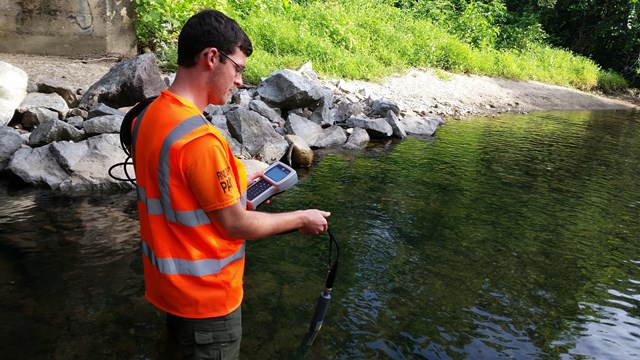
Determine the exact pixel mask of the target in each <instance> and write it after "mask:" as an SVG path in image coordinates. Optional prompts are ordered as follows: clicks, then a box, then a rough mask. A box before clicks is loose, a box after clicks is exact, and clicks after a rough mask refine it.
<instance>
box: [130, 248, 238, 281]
mask: <svg viewBox="0 0 640 360" xmlns="http://www.w3.org/2000/svg"><path fill="white" fill-rule="evenodd" d="M244 245H245V242H244V241H243V242H242V246H241V247H240V249H238V251H236V252H235V253H233V254H231V255H230V256H228V257H226V258H224V259H219V260H218V259H203V260H185V259H176V258H159V257H157V256H156V254H155V253H154V252H153V250H152V249H151V248H150V247H149V245H148V244H147V243H146V242H145V241H142V254H143V255H144V256H146V257H148V258H149V261H150V262H151V264H153V265H154V266H155V267H156V268H157V269H158V271H160V272H161V273H162V274H165V275H191V276H207V275H215V274H219V273H220V271H221V270H222V268H224V267H225V266H227V265H229V264H231V263H232V262H234V261H236V260H240V259H242V258H243V257H244Z"/></svg>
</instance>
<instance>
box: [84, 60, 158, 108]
mask: <svg viewBox="0 0 640 360" xmlns="http://www.w3.org/2000/svg"><path fill="white" fill-rule="evenodd" d="M166 87H167V85H166V83H165V82H164V80H163V79H162V74H161V72H160V67H158V62H157V60H156V56H155V55H154V54H153V53H147V54H142V55H138V56H136V57H135V58H133V59H129V60H125V61H122V62H120V63H117V64H115V65H114V66H113V67H112V68H111V69H110V70H109V72H108V73H107V74H106V75H104V76H103V77H102V78H101V79H100V80H98V82H96V83H95V84H93V85H91V87H90V88H89V89H88V90H87V92H85V93H84V95H83V96H82V99H81V100H80V107H81V108H83V109H91V108H92V107H93V106H94V105H96V104H97V103H103V104H106V105H108V106H111V107H113V108H116V109H117V108H121V107H127V106H131V105H134V104H136V103H138V102H140V101H142V100H144V99H146V98H148V97H151V96H156V95H158V94H160V92H161V91H162V90H164V89H166Z"/></svg>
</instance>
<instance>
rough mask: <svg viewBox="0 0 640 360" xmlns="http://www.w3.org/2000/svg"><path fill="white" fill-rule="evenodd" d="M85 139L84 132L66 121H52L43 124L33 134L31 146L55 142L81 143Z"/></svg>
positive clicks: (30, 141)
mask: <svg viewBox="0 0 640 360" xmlns="http://www.w3.org/2000/svg"><path fill="white" fill-rule="evenodd" d="M84 138H85V135H84V132H83V131H81V130H78V129H76V128H75V127H74V126H72V125H69V124H67V123H66V122H64V121H60V120H57V119H52V120H48V121H45V122H43V123H42V124H40V126H38V127H37V128H36V129H35V130H33V132H31V135H29V146H32V147H39V146H44V145H46V144H50V143H52V142H55V141H81V140H83V139H84Z"/></svg>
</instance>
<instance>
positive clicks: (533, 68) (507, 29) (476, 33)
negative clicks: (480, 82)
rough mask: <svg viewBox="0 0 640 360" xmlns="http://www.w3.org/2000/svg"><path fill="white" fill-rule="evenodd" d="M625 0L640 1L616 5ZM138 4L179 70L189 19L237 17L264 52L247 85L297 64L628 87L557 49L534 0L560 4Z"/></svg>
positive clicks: (465, 0)
mask: <svg viewBox="0 0 640 360" xmlns="http://www.w3.org/2000/svg"><path fill="white" fill-rule="evenodd" d="M557 1H558V2H561V1H562V0H557ZM594 1H596V0H582V1H580V2H581V3H588V2H594ZM621 1H626V2H629V3H633V4H635V3H636V2H637V0H617V1H615V2H621ZM136 3H137V13H138V17H139V19H138V21H137V28H136V31H137V36H138V40H139V43H140V45H141V46H142V47H149V48H150V49H152V50H153V51H155V52H156V54H157V55H158V57H159V58H160V59H161V61H162V62H163V64H164V66H165V67H166V68H168V69H173V68H175V58H176V56H175V44H176V39H177V34H178V32H179V30H180V27H181V25H182V24H183V23H184V21H185V20H186V19H187V18H188V17H189V16H191V15H192V14H194V13H195V12H197V11H198V10H200V9H203V8H212V9H217V10H220V11H223V12H224V13H226V14H227V15H229V16H230V17H233V18H234V19H236V20H237V21H238V23H240V25H241V26H242V27H243V28H244V29H245V31H246V32H247V34H248V35H249V37H250V38H251V40H252V42H253V44H254V48H255V52H254V55H253V56H251V58H250V59H249V60H248V67H247V72H246V73H245V74H246V75H245V81H248V82H251V83H257V82H258V81H259V79H260V78H261V77H264V76H268V75H269V74H270V73H271V72H273V71H274V70H276V69H282V68H292V69H295V68H298V67H299V66H301V65H303V64H304V63H306V62H312V64H313V68H314V70H315V71H316V72H318V73H319V74H321V75H322V76H324V77H328V78H344V79H366V80H378V79H381V78H382V77H384V76H387V75H390V74H392V73H395V72H402V71H404V70H406V69H408V68H410V67H416V68H437V69H443V70H447V71H451V72H455V73H473V74H480V75H488V76H499V77H504V78H508V79H514V80H536V81H541V82H545V83H549V84H556V85H564V86H571V87H574V88H578V89H582V90H596V89H599V90H603V91H609V92H610V91H615V90H619V89H623V88H627V87H628V82H627V80H626V79H625V78H624V77H623V76H622V75H620V74H619V72H618V71H615V70H609V69H603V68H602V67H601V66H600V65H599V64H597V63H596V62H594V61H593V60H591V59H589V58H588V57H586V56H583V55H577V53H574V52H572V51H570V50H568V49H566V48H567V47H566V46H565V47H564V48H561V47H554V46H552V45H551V44H552V43H553V42H552V41H551V40H550V38H551V36H549V35H548V34H547V32H546V31H545V30H543V27H542V25H541V22H540V19H539V18H538V17H537V15H535V14H536V11H534V10H536V9H537V8H536V9H533V8H527V7H526V6H527V4H528V3H536V4H537V3H544V4H547V5H549V4H551V3H553V4H556V0H530V1H525V0H520V1H515V3H516V4H517V6H519V7H518V8H517V9H516V10H517V11H518V13H517V14H516V13H515V12H514V11H513V10H509V9H508V8H507V6H506V5H505V0H484V1H474V0H442V1H430V0H396V1H391V0H333V1H332V0H328V1H321V0H306V1H305V0H298V1H293V0H283V1H273V0H248V1H239V0H218V1H215V0H183V1H171V0H136ZM529 5H530V4H529ZM525 9H529V10H528V11H526V10H525ZM634 9H635V7H634ZM639 10H640V9H639ZM634 14H635V13H634ZM635 16H636V18H637V15H635ZM636 23H637V21H636V22H634V23H633V24H634V26H635V27H638V25H639V24H636ZM553 39H557V36H556V35H554V37H553ZM635 41H636V42H638V40H637V39H636V40H635ZM555 44H561V43H559V42H555ZM638 45H639V46H636V47H633V46H627V47H626V48H625V51H629V50H628V49H627V48H629V49H637V48H640V43H639V44H638ZM561 46H562V44H561ZM633 51H635V50H631V52H633Z"/></svg>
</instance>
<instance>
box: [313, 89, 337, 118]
mask: <svg viewBox="0 0 640 360" xmlns="http://www.w3.org/2000/svg"><path fill="white" fill-rule="evenodd" d="M323 92H324V95H323V96H322V99H321V100H320V101H319V102H318V105H317V106H316V107H315V109H314V110H313V113H312V114H311V118H310V119H311V121H313V122H314V123H316V124H318V125H320V126H325V125H329V126H332V125H333V124H335V119H334V117H333V116H332V114H331V106H332V105H333V96H332V95H331V93H329V92H328V91H326V90H323Z"/></svg>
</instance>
